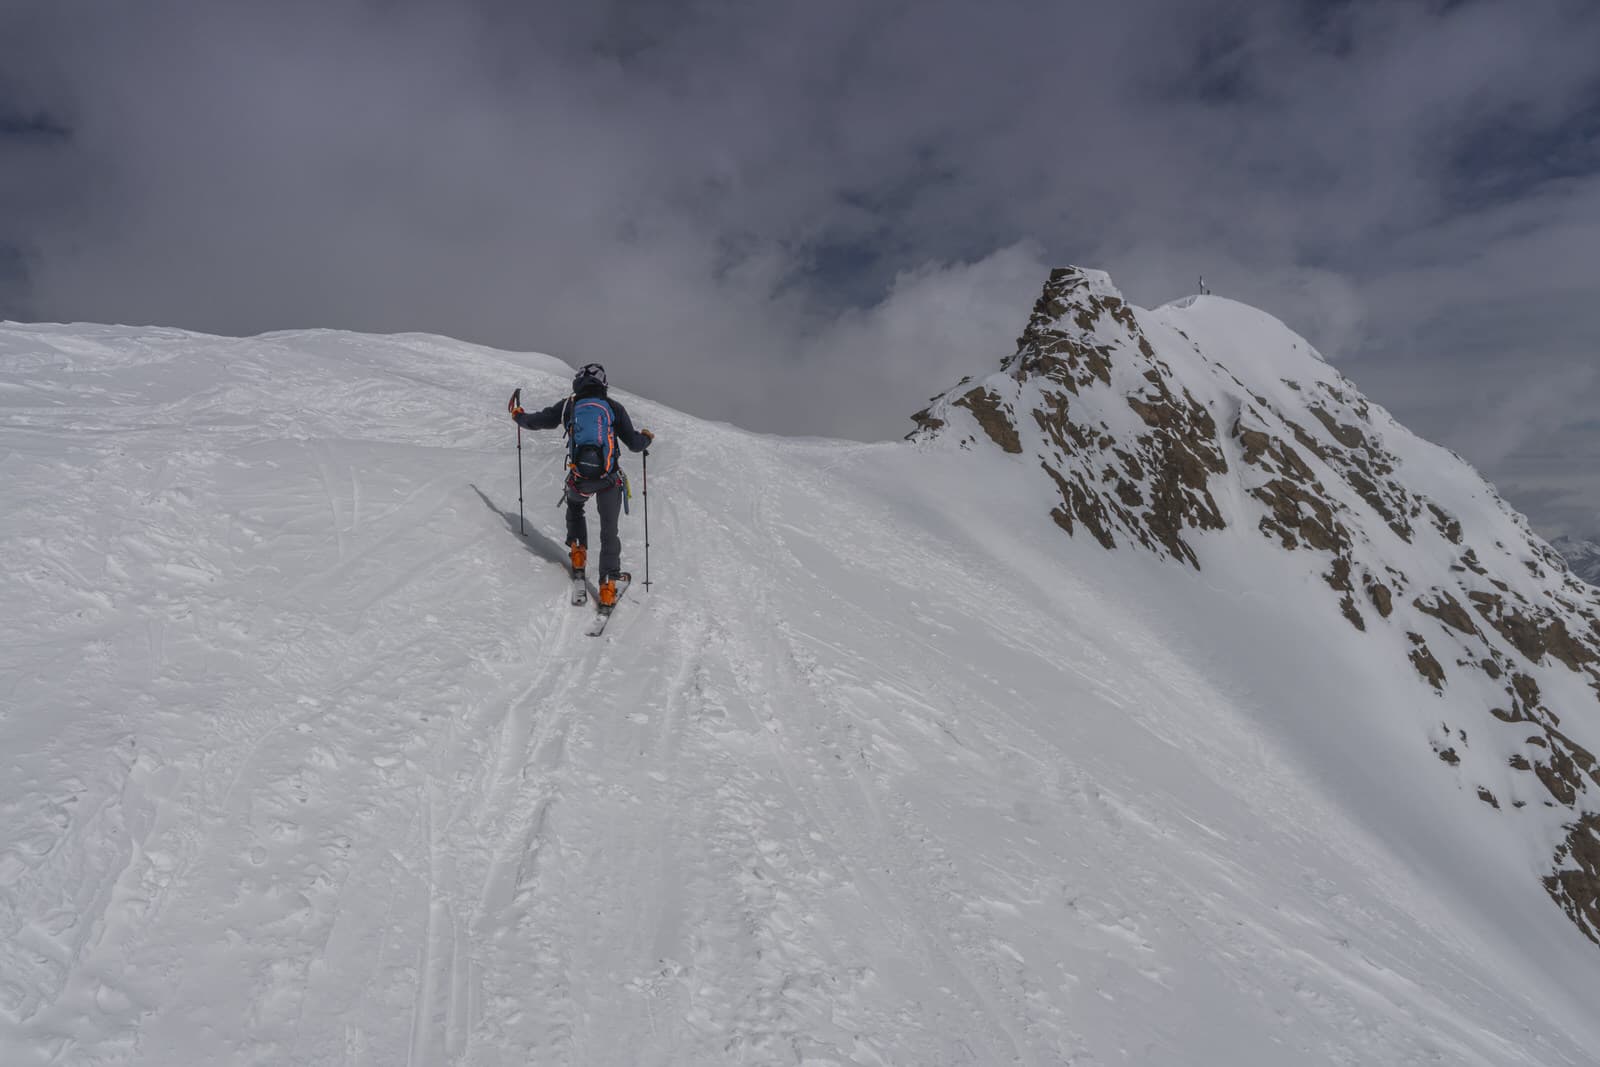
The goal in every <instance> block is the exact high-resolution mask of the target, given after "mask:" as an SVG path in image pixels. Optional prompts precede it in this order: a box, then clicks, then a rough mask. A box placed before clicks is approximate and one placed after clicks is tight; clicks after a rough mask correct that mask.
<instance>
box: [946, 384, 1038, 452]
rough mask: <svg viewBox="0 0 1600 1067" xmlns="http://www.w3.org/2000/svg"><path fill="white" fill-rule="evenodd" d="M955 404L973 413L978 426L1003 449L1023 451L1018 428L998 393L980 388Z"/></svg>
mask: <svg viewBox="0 0 1600 1067" xmlns="http://www.w3.org/2000/svg"><path fill="white" fill-rule="evenodd" d="M954 403H955V406H956V407H962V408H966V409H967V410H968V411H970V412H972V416H973V418H975V419H977V420H978V425H979V426H981V427H983V432H984V433H986V434H988V435H989V439H990V440H992V441H993V442H994V443H995V444H997V445H999V446H1000V447H1001V448H1002V449H1004V450H1005V451H1007V452H1012V453H1017V452H1021V451H1022V440H1021V438H1019V437H1018V436H1017V428H1016V427H1015V426H1013V425H1012V423H1011V419H1010V417H1009V416H1008V415H1007V414H1006V412H1005V408H1004V407H1003V406H1002V405H1001V402H1000V395H999V394H998V393H994V392H991V391H990V390H988V389H984V388H981V387H980V388H977V389H974V390H972V391H971V392H970V393H963V394H962V395H961V396H960V397H959V398H957V399H956V400H955V402H954Z"/></svg>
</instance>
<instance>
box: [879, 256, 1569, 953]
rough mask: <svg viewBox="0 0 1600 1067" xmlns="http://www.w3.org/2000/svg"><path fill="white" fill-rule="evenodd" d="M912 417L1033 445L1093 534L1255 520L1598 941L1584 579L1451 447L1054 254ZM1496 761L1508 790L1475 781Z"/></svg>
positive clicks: (1188, 542) (1296, 364) (1171, 555)
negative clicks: (1012, 312)
mask: <svg viewBox="0 0 1600 1067" xmlns="http://www.w3.org/2000/svg"><path fill="white" fill-rule="evenodd" d="M913 419H914V421H915V422H916V424H917V429H916V430H915V431H913V433H912V434H910V435H909V436H910V437H911V438H912V439H914V440H918V441H922V442H925V443H928V444H929V445H930V446H932V445H933V443H934V442H940V443H944V444H949V443H952V442H953V443H954V444H956V445H958V446H960V447H963V448H974V447H985V446H993V447H996V448H998V449H1000V450H1001V451H1003V452H1005V453H1007V454H1010V455H1013V456H1016V457H1017V459H1018V461H1019V462H1023V463H1027V464H1029V465H1036V466H1037V467H1038V468H1039V469H1040V477H1041V478H1044V479H1046V480H1047V481H1048V483H1049V485H1050V486H1051V488H1052V495H1053V499H1054V504H1053V506H1052V507H1051V510H1050V516H1051V518H1052V519H1054V520H1055V522H1056V524H1057V525H1059V526H1060V527H1061V529H1062V531H1063V532H1064V533H1065V534H1067V535H1070V536H1074V537H1076V536H1078V535H1079V534H1080V533H1082V534H1085V535H1087V536H1089V537H1091V538H1093V539H1094V540H1095V541H1096V542H1098V543H1099V544H1101V545H1102V546H1104V547H1105V548H1106V549H1108V550H1109V549H1117V548H1121V547H1133V548H1137V549H1139V550H1143V551H1149V552H1152V553H1155V554H1156V555H1158V556H1161V557H1164V558H1166V559H1169V560H1172V561H1174V562H1175V563H1177V564H1179V565H1182V566H1187V567H1193V568H1197V569H1201V568H1204V566H1205V563H1206V557H1207V554H1208V545H1210V544H1211V543H1212V542H1213V540H1214V539H1216V538H1222V537H1230V536H1232V537H1238V536H1242V535H1244V534H1243V533H1242V532H1248V536H1250V537H1252V538H1255V539H1258V541H1259V543H1260V546H1261V549H1262V550H1272V551H1283V552H1292V553H1298V554H1300V555H1302V556H1303V557H1304V558H1305V559H1306V560H1307V561H1308V563H1309V565H1310V566H1313V567H1314V568H1315V571H1316V573H1317V574H1318V575H1319V577H1320V579H1321V583H1322V584H1323V585H1324V586H1325V587H1326V589H1327V593H1328V597H1329V601H1330V610H1331V611H1336V612H1337V613H1338V614H1339V615H1340V616H1342V617H1343V619H1344V620H1345V621H1346V623H1347V624H1348V625H1350V626H1352V627H1354V628H1355V629H1356V630H1359V631H1362V632H1363V633H1364V634H1366V635H1367V637H1368V639H1370V640H1373V641H1382V642H1386V643H1387V645H1388V646H1389V648H1390V649H1391V654H1393V655H1397V656H1403V657H1405V659H1406V660H1408V661H1409V663H1410V664H1411V667H1412V668H1413V669H1414V671H1415V674H1416V677H1417V685H1418V687H1419V689H1420V690H1421V692H1419V693H1418V698H1417V700H1416V702H1415V706H1416V708H1417V709H1418V714H1422V715H1427V716H1431V717H1434V718H1435V719H1436V720H1437V729H1434V730H1432V734H1431V736H1432V747H1433V753H1434V754H1435V755H1436V756H1437V758H1438V759H1439V760H1440V761H1442V762H1443V763H1444V764H1445V765H1446V767H1447V768H1448V769H1447V772H1446V773H1452V774H1455V775H1456V776H1457V777H1458V779H1459V784H1460V785H1461V786H1462V788H1463V792H1464V794H1465V795H1467V796H1469V797H1476V799H1477V801H1478V802H1481V803H1484V804H1487V805H1490V806H1491V807H1493V808H1494V809H1496V810H1498V811H1500V812H1501V813H1502V814H1503V815H1504V817H1506V818H1518V819H1526V820H1528V822H1529V827H1528V831H1529V833H1530V834H1545V835H1546V836H1547V838H1548V840H1549V846H1548V847H1549V848H1550V853H1549V855H1550V861H1549V867H1548V869H1547V872H1546V873H1545V874H1544V875H1543V876H1542V878H1543V883H1544V887H1545V889H1546V891H1547V892H1548V893H1549V894H1550V896H1551V897H1552V898H1553V899H1554V900H1555V901H1556V903H1557V904H1558V905H1560V906H1561V907H1562V908H1563V909H1564V910H1565V912H1566V913H1567V915H1568V916H1569V918H1571V920H1572V921H1573V922H1574V923H1575V924H1576V925H1577V926H1578V927H1579V929H1581V930H1582V931H1583V932H1584V934H1586V935H1587V936H1588V937H1589V938H1590V939H1591V940H1594V941H1596V943H1600V762H1597V760H1596V757H1595V756H1594V755H1593V751H1594V748H1595V747H1600V706H1597V705H1600V590H1597V589H1595V588H1593V587H1592V586H1590V585H1587V584H1585V583H1584V582H1583V581H1581V580H1580V579H1579V578H1578V577H1577V576H1575V575H1574V574H1573V573H1572V571H1571V570H1570V569H1569V567H1568V564H1567V562H1566V560H1564V559H1563V557H1562V555H1561V554H1560V553H1559V552H1557V551H1556V550H1555V549H1553V548H1552V547H1551V546H1550V545H1548V544H1546V543H1545V542H1544V541H1542V540H1541V539H1539V538H1538V537H1537V536H1535V535H1534V534H1533V533H1532V531H1531V530H1530V528H1529V527H1528V524H1527V522H1526V520H1525V519H1524V518H1523V517H1522V516H1521V515H1518V514H1517V513H1515V512H1514V511H1513V510H1512V509H1511V508H1510V507H1509V506H1507V505H1506V504H1505V503H1504V502H1503V501H1502V500H1501V499H1500V497H1499V495H1498V494H1497V493H1496V492H1495V491H1494V489H1493V487H1492V486H1490V485H1489V484H1488V483H1486V482H1484V481H1483V479H1482V478H1481V477H1480V476H1479V475H1478V474H1477V473H1476V472H1475V471H1473V470H1472V469H1471V468H1470V467H1469V466H1467V464H1466V463H1465V462H1464V461H1462V460H1461V459H1460V458H1459V457H1456V456H1454V455H1453V454H1450V453H1446V452H1444V450H1442V449H1438V448H1436V447H1435V446H1432V445H1429V444H1427V443H1426V442H1423V441H1421V440H1420V439H1418V438H1416V437H1415V435H1413V434H1411V433H1410V432H1409V431H1407V430H1406V429H1405V428H1404V427H1402V426H1401V425H1399V424H1398V423H1397V422H1395V420H1394V419H1393V418H1392V417H1391V416H1389V414H1388V413H1387V412H1385V411H1383V410H1382V409H1381V408H1379V407H1377V406H1376V405H1374V404H1371V403H1370V402H1369V401H1368V400H1367V399H1366V398H1365V397H1363V396H1362V395H1361V393H1360V391H1359V390H1357V389H1356V388H1355V387H1354V386H1353V385H1352V384H1351V383H1350V382H1349V381H1348V380H1346V379H1345V378H1344V377H1343V376H1342V375H1340V374H1339V373H1338V372H1337V371H1336V370H1335V369H1334V368H1332V367H1330V366H1329V365H1328V364H1327V363H1326V362H1324V361H1323V360H1322V358H1321V357H1320V356H1319V355H1318V354H1317V353H1316V352H1315V350H1314V349H1312V347H1311V346H1310V345H1309V344H1308V343H1307V342H1306V341H1304V340H1303V339H1301V338H1299V337H1298V336H1296V335H1295V334H1293V333H1292V331H1290V330H1289V329H1288V328H1287V327H1285V326H1283V325H1282V324H1281V323H1279V322H1277V321H1276V320H1274V319H1271V318H1270V317H1269V316H1266V315H1264V314H1263V313H1260V312H1257V311H1255V310H1254V309H1249V308H1246V307H1244V306H1243V305H1239V304H1235V303H1233V302H1232V301H1226V300H1221V299H1218V298H1215V297H1209V296H1208V297H1196V298H1190V299H1188V300H1185V301H1180V302H1179V303H1177V304H1173V305H1168V306H1166V307H1162V308H1159V309H1156V310H1154V311H1147V310H1144V309H1140V308H1135V307H1133V306H1132V305H1130V304H1128V303H1127V302H1126V301H1125V300H1124V299H1123V298H1122V296H1121V294H1120V293H1119V292H1118V291H1117V290H1116V289H1115V287H1114V286H1113V285H1112V284H1111V281H1110V279H1109V278H1108V277H1107V276H1106V275H1105V274H1103V273H1101V272H1098V271H1091V270H1083V269H1079V268H1062V269H1057V270H1055V271H1053V272H1052V273H1051V275H1050V278H1049V281H1048V282H1047V283H1046V285H1045V287H1044V291H1043V293H1042V294H1041V296H1040V298H1039V300H1038V302H1037V303H1036V304H1035V305H1034V308H1033V312H1032V314H1031V316H1030V318H1029V320H1028V324H1027V327H1026V329H1025V330H1024V331H1023V333H1022V335H1021V336H1020V337H1019V338H1018V340H1017V347H1016V350H1015V351H1014V352H1013V353H1012V354H1010V355H1009V356H1007V357H1005V358H1004V359H1003V360H1002V361H1001V364H1000V369H999V371H998V372H996V373H993V374H990V375H988V376H986V377H984V378H982V379H980V380H976V381H974V380H972V379H965V380H963V381H962V382H961V383H960V384H959V385H957V386H956V388H954V389H952V390H951V391H949V392H948V393H945V394H943V395H941V396H939V397H936V398H934V400H933V402H932V403H931V404H930V406H929V407H928V408H926V409H924V410H923V411H921V412H918V413H917V414H916V415H914V416H913ZM1330 617H1331V616H1330ZM1335 624H1336V623H1335ZM1430 697H1431V698H1433V699H1434V700H1436V701H1437V702H1438V703H1436V704H1430V703H1428V702H1427V701H1428V699H1429V698H1430ZM1469 737H1470V738H1471V739H1472V740H1471V741H1470V743H1469ZM1580 738H1586V739H1587V741H1588V744H1585V743H1584V742H1583V741H1581V740H1580ZM1506 768H1509V769H1511V770H1513V771H1516V772H1521V774H1522V775H1524V776H1526V777H1525V780H1526V782H1527V783H1528V784H1527V785H1526V786H1523V787H1517V788H1515V789H1514V790H1513V791H1512V792H1513V793H1514V795H1509V796H1503V795H1499V794H1497V793H1496V792H1495V790H1494V789H1493V788H1491V786H1492V785H1494V784H1495V783H1496V782H1503V781H1504V778H1505V775H1504V771H1505V769H1506ZM1502 789H1503V787H1502ZM1539 813H1544V814H1542V815H1541V814H1539Z"/></svg>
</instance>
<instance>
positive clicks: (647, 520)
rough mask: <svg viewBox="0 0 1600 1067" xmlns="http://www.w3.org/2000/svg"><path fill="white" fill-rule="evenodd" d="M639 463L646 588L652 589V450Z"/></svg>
mask: <svg viewBox="0 0 1600 1067" xmlns="http://www.w3.org/2000/svg"><path fill="white" fill-rule="evenodd" d="M639 462H640V463H641V464H643V465H644V477H643V481H644V492H643V494H642V495H643V496H644V587H645V588H646V589H649V588H650V450H649V449H648V448H647V449H645V450H644V454H643V456H642V457H641V458H640V460H639Z"/></svg>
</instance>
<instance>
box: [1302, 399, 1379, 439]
mask: <svg viewBox="0 0 1600 1067" xmlns="http://www.w3.org/2000/svg"><path fill="white" fill-rule="evenodd" d="M1311 414H1312V415H1314V416H1315V417H1316V420H1317V421H1318V422H1320V423H1322V425H1323V427H1324V428H1325V429H1327V431H1328V433H1329V434H1331V435H1332V437H1333V439H1334V440H1335V441H1338V442H1339V443H1340V444H1341V445H1344V447H1346V448H1366V447H1367V438H1366V435H1365V434H1363V433H1362V432H1361V431H1360V430H1358V429H1356V428H1355V427H1354V426H1346V425H1343V424H1341V423H1339V422H1336V421H1335V420H1334V418H1333V416H1332V415H1329V414H1328V413H1327V412H1326V411H1325V410H1323V407H1322V405H1321V404H1312V405H1311Z"/></svg>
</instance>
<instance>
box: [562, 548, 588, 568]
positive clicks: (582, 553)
mask: <svg viewBox="0 0 1600 1067" xmlns="http://www.w3.org/2000/svg"><path fill="white" fill-rule="evenodd" d="M567 548H569V549H570V550H571V556H572V573H573V574H582V573H583V569H584V568H585V567H587V566H588V565H589V550H588V549H587V548H585V547H583V546H582V545H580V544H578V542H576V541H574V542H572V544H570V545H568V546H567Z"/></svg>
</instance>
